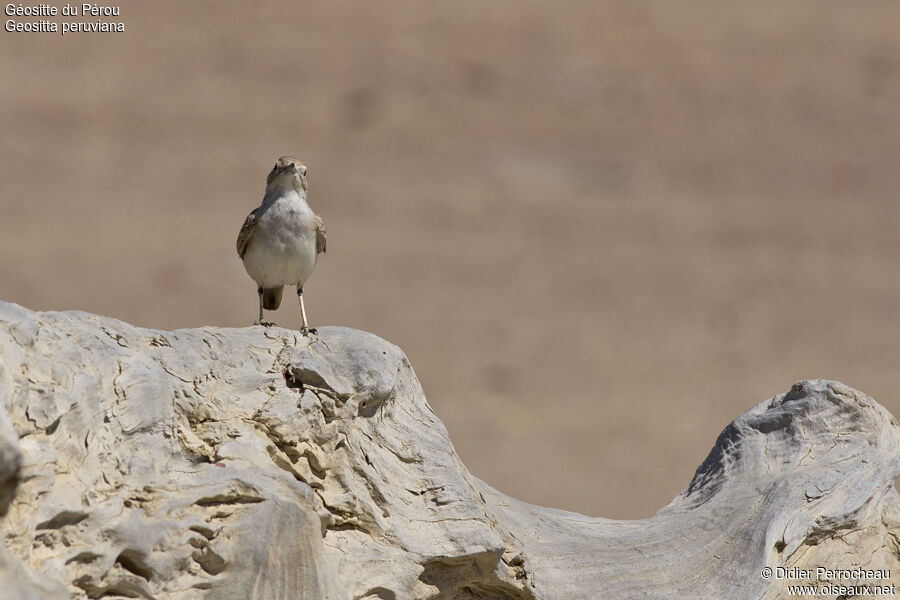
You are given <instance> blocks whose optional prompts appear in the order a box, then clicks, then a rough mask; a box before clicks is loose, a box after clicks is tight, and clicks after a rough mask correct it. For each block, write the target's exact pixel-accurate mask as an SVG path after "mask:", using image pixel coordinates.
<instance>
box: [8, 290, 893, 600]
mask: <svg viewBox="0 0 900 600" xmlns="http://www.w3.org/2000/svg"><path fill="white" fill-rule="evenodd" d="M0 352H2V354H0V399H2V406H3V407H5V410H6V415H4V414H2V411H0V510H5V511H6V515H5V517H4V520H3V527H4V530H5V533H6V549H3V548H0V590H2V594H0V596H2V598H4V599H19V598H64V597H67V595H70V596H71V597H74V598H84V597H89V598H101V597H140V598H156V599H170V598H171V599H175V598H178V599H187V598H215V599H240V600H244V599H248V598H253V599H263V598H266V599H268V598H272V599H275V598H285V599H301V598H303V599H322V598H329V599H333V600H338V599H341V600H343V599H360V598H367V599H373V600H374V599H380V600H399V599H406V598H447V599H449V598H454V599H462V598H488V599H499V598H511V599H518V600H524V599H532V598H540V599H551V598H552V599H566V600H571V599H580V598H584V599H597V598H617V599H618V598H641V599H645V598H691V599H699V598H716V599H740V598H748V599H749V598H754V599H756V598H778V597H783V596H784V595H786V590H785V585H786V584H799V583H803V582H804V581H805V580H812V581H813V582H814V583H817V584H819V585H821V584H823V583H824V582H823V581H816V577H815V573H813V574H812V576H811V577H806V578H803V577H800V576H799V575H798V571H796V570H795V571H793V572H784V571H782V574H785V573H793V574H794V577H792V578H785V577H782V578H781V579H778V578H776V577H774V576H773V578H772V579H765V578H764V577H762V575H761V572H762V571H763V569H764V568H766V567H769V568H772V569H776V568H777V567H781V568H790V567H794V568H796V569H813V570H815V569H816V567H823V568H828V569H853V568H855V567H864V568H865V569H868V570H870V571H871V570H875V569H885V570H890V573H889V574H888V573H886V572H884V573H880V574H879V573H871V572H869V573H866V572H861V573H860V572H851V573H839V574H837V576H835V577H832V580H834V581H835V582H836V583H839V584H842V585H853V584H860V583H862V584H866V585H870V586H875V585H891V584H897V583H898V576H900V543H898V536H900V497H898V494H897V492H896V490H895V489H894V487H893V485H894V480H895V478H896V477H897V476H898V474H900V427H898V424H897V421H896V420H895V419H894V418H893V417H892V416H891V415H890V414H889V413H888V412H887V411H886V410H885V409H884V408H882V407H881V406H879V405H878V404H876V403H875V402H874V401H873V400H871V399H870V398H868V397H866V396H865V395H863V394H861V393H859V392H857V391H855V390H852V389H850V388H848V387H846V386H844V385H842V384H840V383H835V382H830V381H806V382H801V383H798V384H796V385H795V386H794V387H793V388H792V389H791V391H790V392H788V393H786V394H784V395H781V396H777V397H775V398H773V399H771V400H767V401H765V402H762V403H760V404H758V405H757V406H755V407H753V408H752V409H750V410H749V411H747V412H746V413H745V414H743V415H741V416H740V417H739V418H738V419H736V420H735V421H734V422H733V423H732V424H731V425H729V426H728V427H727V428H726V429H725V431H724V432H723V433H722V435H721V436H719V439H718V440H717V441H716V444H715V447H714V448H713V450H712V452H711V453H710V455H709V457H708V458H707V459H706V461H704V463H703V464H702V465H701V466H700V468H699V469H698V470H697V474H696V475H695V476H694V479H693V480H692V481H691V482H690V485H688V487H687V489H685V491H684V492H682V493H681V494H680V495H679V496H678V497H676V498H675V499H674V500H673V501H672V502H671V503H670V504H669V505H668V506H666V507H664V508H663V509H662V510H660V511H659V513H657V514H656V516H654V517H653V518H650V519H645V520H639V521H613V520H608V519H601V518H592V517H585V516H582V515H577V514H573V513H568V512H564V511H560V510H553V509H548V508H539V507H537V506H531V505H528V504H525V503H522V502H519V501H516V500H514V499H512V498H509V497H507V496H505V495H503V494H501V493H500V492H498V491H496V490H494V489H492V488H491V487H490V486H488V485H486V484H485V483H483V482H482V481H479V480H478V479H476V478H475V477H473V476H472V475H471V474H470V473H469V472H468V471H467V470H466V468H465V466H464V465H463V464H462V463H461V462H460V460H459V458H458V457H457V456H456V454H455V452H454V450H453V445H452V444H451V443H450V440H449V438H448V437H447V431H446V430H445V429H444V426H443V425H442V424H441V422H440V421H439V420H438V419H437V417H436V416H435V415H434V413H433V412H432V411H431V409H430V407H429V406H428V404H427V403H426V401H425V396H424V394H423V393H422V389H421V387H420V386H419V383H418V381H417V380H416V377H415V375H414V373H413V370H412V368H411V367H410V364H409V362H408V361H407V359H406V357H405V356H404V354H403V352H401V351H400V349H399V348H397V347H396V346H393V345H391V344H389V343H387V342H385V341H384V340H381V339H379V338H377V337H375V336H373V335H371V334H368V333H364V332H361V331H354V330H350V329H344V328H339V327H323V328H321V329H320V330H319V332H318V335H317V337H314V338H304V337H303V336H301V335H299V334H298V333H296V332H293V331H288V330H284V329H279V328H271V329H265V328H262V327H250V328H245V329H219V328H206V327H205V328H200V329H190V330H178V331H155V330H149V329H139V328H136V327H132V326H130V325H127V324H125V323H122V322H120V321H116V320H114V319H109V318H103V317H99V316H95V315H91V314H86V313H79V312H64V313H57V312H46V313H36V312H30V311H28V310H26V309H23V308H21V307H19V306H16V305H13V304H3V303H0ZM686 418H689V417H687V416H686ZM522 460H528V457H527V456H523V457H522ZM535 476H540V474H538V473H536V474H535ZM16 484H18V485H16ZM609 484H610V485H616V483H615V482H614V481H610V482H609ZM776 574H777V571H776ZM845 575H848V576H853V575H855V576H856V578H855V579H846V578H844V576H845ZM898 587H900V586H898ZM837 596H838V594H837V593H835V594H834V595H831V596H825V597H837Z"/></svg>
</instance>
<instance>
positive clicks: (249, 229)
mask: <svg viewBox="0 0 900 600" xmlns="http://www.w3.org/2000/svg"><path fill="white" fill-rule="evenodd" d="M255 229H256V211H255V210H254V211H253V212H252V213H250V214H249V215H247V218H246V219H244V224H243V225H241V232H240V233H239V234H238V238H237V253H238V256H240V257H241V258H244V254H246V253H247V246H249V245H250V239H251V238H252V237H253V232H254V230H255Z"/></svg>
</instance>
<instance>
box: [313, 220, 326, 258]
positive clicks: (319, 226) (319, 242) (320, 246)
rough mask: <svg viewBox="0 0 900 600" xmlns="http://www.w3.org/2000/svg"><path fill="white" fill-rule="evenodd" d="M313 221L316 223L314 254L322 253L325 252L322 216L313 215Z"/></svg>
mask: <svg viewBox="0 0 900 600" xmlns="http://www.w3.org/2000/svg"><path fill="white" fill-rule="evenodd" d="M313 223H315V224H316V254H324V253H325V237H326V236H325V221H323V220H322V217H320V216H319V215H315V216H314V217H313Z"/></svg>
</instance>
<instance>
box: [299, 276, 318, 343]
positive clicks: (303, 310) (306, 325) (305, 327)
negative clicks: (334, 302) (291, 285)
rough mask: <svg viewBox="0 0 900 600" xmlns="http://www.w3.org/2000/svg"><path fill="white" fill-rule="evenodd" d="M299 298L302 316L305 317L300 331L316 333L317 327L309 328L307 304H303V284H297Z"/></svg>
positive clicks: (304, 333)
mask: <svg viewBox="0 0 900 600" xmlns="http://www.w3.org/2000/svg"><path fill="white" fill-rule="evenodd" d="M297 298H298V299H299V300H300V318H302V319H303V326H302V327H300V333H302V334H303V335H306V334H307V333H316V330H315V329H310V328H309V322H308V321H307V320H306V306H304V305H303V286H302V285H298V286H297Z"/></svg>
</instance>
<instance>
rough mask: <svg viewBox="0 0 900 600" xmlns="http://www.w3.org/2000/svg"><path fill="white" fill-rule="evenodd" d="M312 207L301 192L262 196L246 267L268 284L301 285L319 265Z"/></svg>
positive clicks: (251, 275)
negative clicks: (317, 263)
mask: <svg viewBox="0 0 900 600" xmlns="http://www.w3.org/2000/svg"><path fill="white" fill-rule="evenodd" d="M316 258H317V257H316V226H315V223H314V222H313V211H312V210H311V209H310V208H309V205H307V204H306V200H305V199H304V198H303V196H301V195H300V194H299V193H298V192H296V191H294V190H288V191H285V192H278V193H277V195H274V196H273V197H270V196H268V195H267V197H266V198H265V199H264V200H263V204H262V207H261V209H260V211H259V212H258V213H257V223H256V228H255V230H254V232H253V237H252V239H251V240H250V243H249V244H248V246H247V252H246V254H244V268H245V269H247V274H248V275H250V277H252V278H253V279H254V280H255V281H256V282H257V283H258V284H259V285H261V286H262V287H265V288H269V287H279V286H282V285H298V284H299V285H302V284H303V283H305V282H306V281H307V280H308V279H309V277H310V276H311V275H312V273H313V270H314V269H315V268H316Z"/></svg>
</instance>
